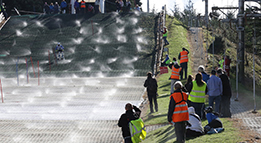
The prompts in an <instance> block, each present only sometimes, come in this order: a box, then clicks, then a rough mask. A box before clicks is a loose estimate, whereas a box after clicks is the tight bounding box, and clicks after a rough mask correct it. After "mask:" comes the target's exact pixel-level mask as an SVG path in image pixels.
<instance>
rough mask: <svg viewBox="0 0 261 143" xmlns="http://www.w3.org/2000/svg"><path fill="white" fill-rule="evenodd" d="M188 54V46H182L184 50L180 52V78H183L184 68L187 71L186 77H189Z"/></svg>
mask: <svg viewBox="0 0 261 143" xmlns="http://www.w3.org/2000/svg"><path fill="white" fill-rule="evenodd" d="M188 54H189V51H188V50H187V49H186V48H184V47H183V48H182V51H181V52H180V53H179V60H180V61H179V64H180V66H181V67H182V70H181V73H180V79H181V80H182V79H183V70H184V71H185V79H187V71H188Z"/></svg>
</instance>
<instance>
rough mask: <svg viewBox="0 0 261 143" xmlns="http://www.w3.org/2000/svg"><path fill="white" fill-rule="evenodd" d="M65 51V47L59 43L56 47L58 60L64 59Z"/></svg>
mask: <svg viewBox="0 0 261 143" xmlns="http://www.w3.org/2000/svg"><path fill="white" fill-rule="evenodd" d="M63 51H64V47H63V46H62V45H61V44H60V43H58V44H57V46H56V48H55V53H56V58H57V60H63V59H64V54H63Z"/></svg>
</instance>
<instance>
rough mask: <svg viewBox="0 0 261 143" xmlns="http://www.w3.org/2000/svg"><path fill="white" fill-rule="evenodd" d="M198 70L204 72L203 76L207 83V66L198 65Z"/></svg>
mask: <svg viewBox="0 0 261 143" xmlns="http://www.w3.org/2000/svg"><path fill="white" fill-rule="evenodd" d="M198 72H200V73H201V74H202V78H203V81H204V82H205V83H208V80H209V75H208V74H207V73H206V72H205V68H204V66H203V65H200V66H199V67H198Z"/></svg>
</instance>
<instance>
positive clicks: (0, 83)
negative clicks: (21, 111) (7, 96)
mask: <svg viewBox="0 0 261 143" xmlns="http://www.w3.org/2000/svg"><path fill="white" fill-rule="evenodd" d="M0 86H1V98H2V103H4V95H3V87H2V82H1V79H0Z"/></svg>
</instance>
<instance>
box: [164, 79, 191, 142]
mask: <svg viewBox="0 0 261 143" xmlns="http://www.w3.org/2000/svg"><path fill="white" fill-rule="evenodd" d="M182 86H183V85H182V83H181V82H180V81H177V82H176V83H175V91H174V93H173V94H171V96H170V102H169V110H168V122H169V124H171V125H174V127H175V134H176V139H177V142H178V143H185V140H186V124H187V122H188V120H189V113H188V105H187V99H188V95H187V94H186V93H185V92H182V90H181V89H182Z"/></svg>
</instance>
